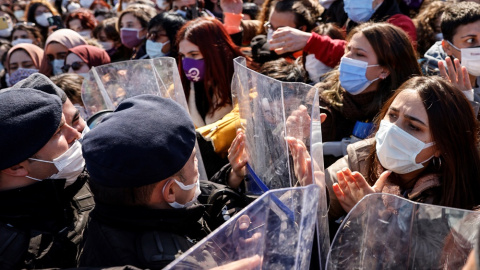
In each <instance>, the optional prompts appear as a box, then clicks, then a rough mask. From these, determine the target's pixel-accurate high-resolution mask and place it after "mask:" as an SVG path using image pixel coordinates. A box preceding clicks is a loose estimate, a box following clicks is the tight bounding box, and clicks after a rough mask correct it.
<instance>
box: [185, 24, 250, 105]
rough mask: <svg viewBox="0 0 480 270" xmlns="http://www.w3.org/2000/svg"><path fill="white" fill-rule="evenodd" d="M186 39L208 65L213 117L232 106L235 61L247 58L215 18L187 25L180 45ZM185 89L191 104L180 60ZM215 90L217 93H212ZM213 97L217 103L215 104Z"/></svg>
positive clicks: (210, 103)
mask: <svg viewBox="0 0 480 270" xmlns="http://www.w3.org/2000/svg"><path fill="white" fill-rule="evenodd" d="M183 39H186V40H188V41H190V42H192V43H193V44H195V45H197V46H198V48H199V50H200V52H201V53H202V55H203V59H204V61H205V80H204V86H205V87H204V88H205V95H206V97H207V101H208V105H209V108H211V111H210V112H211V113H212V114H213V112H215V111H216V110H218V109H220V108H222V107H224V106H225V105H227V104H232V90H231V88H230V85H231V83H232V77H233V72H234V69H233V59H234V58H235V57H238V56H244V55H243V54H242V53H241V52H240V50H239V49H238V47H237V46H235V44H234V43H233V41H232V39H231V38H230V36H229V35H228V33H227V32H226V31H225V29H224V27H223V25H222V23H221V22H220V21H218V20H217V19H213V18H204V17H202V18H198V19H195V20H193V21H189V22H188V23H187V24H185V25H184V26H183V27H182V28H181V29H180V31H179V32H178V34H177V44H176V46H178V44H179V43H180V41H182V40H183ZM178 66H179V72H180V76H181V78H182V83H183V89H184V91H185V96H186V98H187V100H188V98H189V95H190V81H188V79H187V77H186V76H185V73H184V72H183V68H182V58H181V57H179V58H178ZM212 90H213V93H212V92H211V91H212ZM213 96H216V98H217V99H216V100H217V102H216V103H215V104H214V103H213Z"/></svg>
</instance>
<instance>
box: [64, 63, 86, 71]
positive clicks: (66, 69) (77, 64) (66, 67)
mask: <svg viewBox="0 0 480 270" xmlns="http://www.w3.org/2000/svg"><path fill="white" fill-rule="evenodd" d="M84 64H85V63H83V62H73V63H72V64H71V65H64V66H63V67H62V70H63V72H65V73H67V72H68V70H69V69H70V67H72V69H73V70H74V71H77V70H79V69H81V68H82V66H83V65H84Z"/></svg>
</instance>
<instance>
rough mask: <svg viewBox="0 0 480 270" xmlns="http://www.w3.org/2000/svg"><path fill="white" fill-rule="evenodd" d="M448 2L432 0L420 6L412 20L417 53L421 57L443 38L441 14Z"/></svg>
mask: <svg viewBox="0 0 480 270" xmlns="http://www.w3.org/2000/svg"><path fill="white" fill-rule="evenodd" d="M447 6H448V3H446V2H443V1H434V2H431V3H430V4H428V5H427V6H425V7H424V8H422V10H421V11H420V13H419V14H418V15H417V17H415V19H414V20H413V22H414V23H415V27H416V29H417V36H418V40H417V53H418V56H419V57H423V55H424V54H425V52H426V51H427V50H428V49H430V47H431V46H432V45H433V44H435V42H437V41H442V40H443V34H442V29H441V28H440V24H441V22H442V20H441V19H442V14H443V11H444V10H445V8H446V7H447Z"/></svg>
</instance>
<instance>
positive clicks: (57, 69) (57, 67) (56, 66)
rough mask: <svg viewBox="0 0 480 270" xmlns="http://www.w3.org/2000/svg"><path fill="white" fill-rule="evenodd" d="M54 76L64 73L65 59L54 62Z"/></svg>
mask: <svg viewBox="0 0 480 270" xmlns="http://www.w3.org/2000/svg"><path fill="white" fill-rule="evenodd" d="M51 63H52V67H53V75H59V74H62V73H63V70H62V67H63V65H64V64H65V60H63V59H54V60H53V61H52V62H51Z"/></svg>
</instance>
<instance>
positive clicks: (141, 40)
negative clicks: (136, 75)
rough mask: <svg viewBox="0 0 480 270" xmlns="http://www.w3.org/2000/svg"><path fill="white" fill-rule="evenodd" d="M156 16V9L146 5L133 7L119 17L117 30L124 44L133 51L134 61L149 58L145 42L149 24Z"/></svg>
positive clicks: (132, 57)
mask: <svg viewBox="0 0 480 270" xmlns="http://www.w3.org/2000/svg"><path fill="white" fill-rule="evenodd" d="M155 15H156V11H155V9H154V8H152V7H149V6H146V5H132V6H131V7H128V8H127V9H126V10H124V11H123V12H122V14H120V16H119V17H118V22H117V23H118V24H117V29H118V31H119V32H120V37H121V39H122V44H123V45H124V46H125V47H127V48H129V49H132V55H131V58H130V59H132V60H135V59H144V58H147V57H148V55H147V52H146V48H145V42H146V40H147V27H148V22H149V21H150V20H151V19H152V18H153V17H154V16H155Z"/></svg>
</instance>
